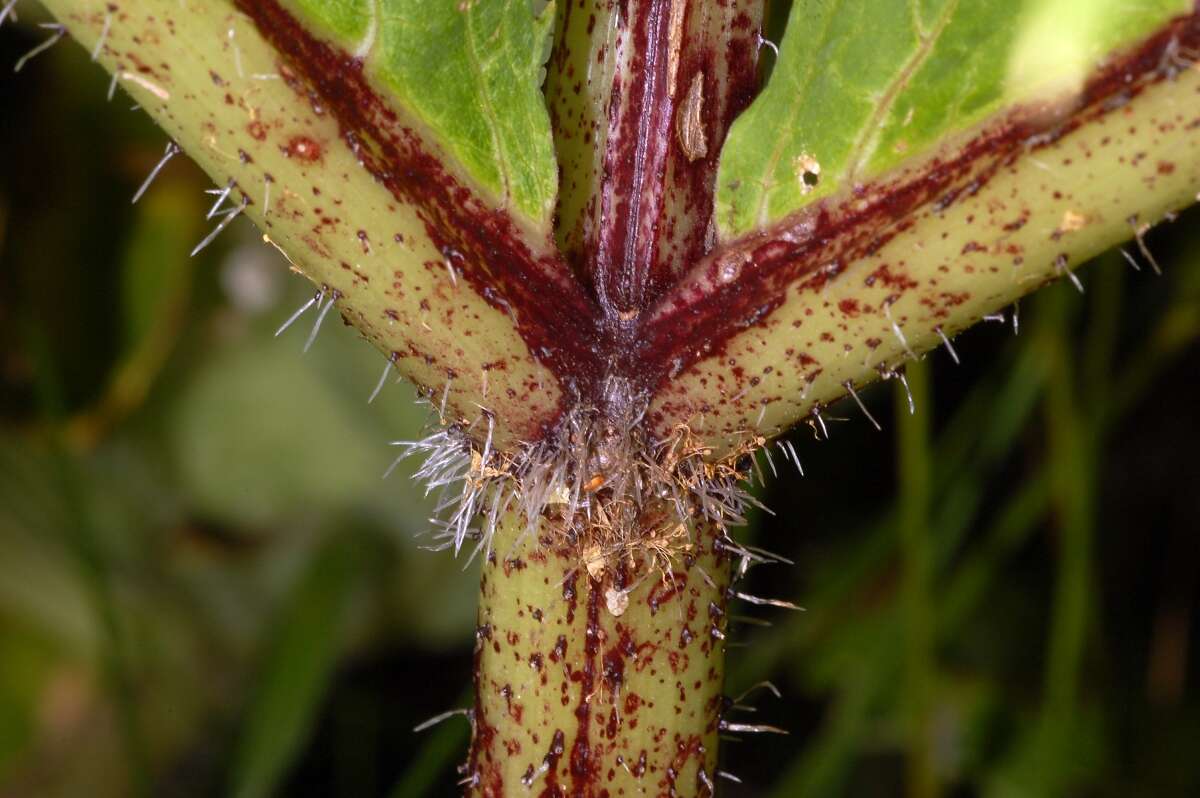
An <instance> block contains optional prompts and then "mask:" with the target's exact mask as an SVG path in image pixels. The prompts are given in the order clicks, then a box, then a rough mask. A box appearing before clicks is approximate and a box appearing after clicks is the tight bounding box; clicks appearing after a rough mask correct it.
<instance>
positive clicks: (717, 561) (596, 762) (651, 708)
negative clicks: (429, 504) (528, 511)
mask: <svg viewBox="0 0 1200 798" xmlns="http://www.w3.org/2000/svg"><path fill="white" fill-rule="evenodd" d="M521 528H523V527H520V526H519V525H512V524H509V525H505V526H504V527H502V529H501V531H500V532H498V533H497V536H496V540H495V542H494V548H493V552H494V553H493V556H492V557H490V558H489V559H488V561H487V563H486V564H485V566H484V568H483V574H482V577H481V592H480V604H479V623H478V627H477V629H476V640H475V646H476V648H475V689H476V700H475V708H474V716H473V722H474V734H473V739H472V744H471V755H470V760H469V763H468V767H469V770H468V772H467V774H466V775H465V778H467V779H469V782H468V783H469V785H470V793H469V794H471V795H477V796H500V795H512V794H521V793H522V792H525V791H527V792H528V794H530V795H547V796H553V795H589V796H602V795H611V796H617V795H630V796H633V795H652V796H653V795H709V794H711V792H710V791H709V790H710V788H709V786H708V785H710V784H712V783H713V781H714V779H715V778H716V775H715V772H716V763H717V745H716V743H717V734H718V728H719V726H720V723H721V719H722V712H723V710H724V699H723V698H722V692H721V690H722V681H723V677H724V657H725V646H724V635H725V629H726V610H725V607H726V594H727V590H728V586H729V578H730V567H729V565H730V563H729V559H730V558H729V554H728V552H724V551H721V550H720V549H719V546H718V547H716V548H714V544H715V543H716V541H715V538H714V537H713V536H712V534H711V533H709V532H704V533H701V534H695V533H694V534H693V544H692V547H691V550H690V551H689V552H688V553H687V554H686V555H683V556H678V557H676V559H675V561H674V562H673V563H671V564H670V565H669V566H668V565H666V564H665V563H664V564H663V565H662V567H661V568H657V567H656V568H651V569H649V570H647V569H646V568H645V567H641V568H634V567H632V566H629V565H628V564H626V565H618V566H616V567H615V568H609V569H607V570H602V568H601V567H600V566H599V564H598V563H596V564H594V565H593V568H592V569H591V570H590V571H589V568H588V567H587V565H586V564H585V563H586V560H585V561H583V562H581V560H580V558H579V555H578V551H577V549H575V547H573V546H568V547H566V548H565V549H564V548H560V546H559V545H558V542H557V541H556V539H554V538H551V537H550V536H549V535H543V539H542V540H541V541H536V540H534V538H533V536H531V535H524V536H521V535H518V534H517V533H518V530H519V529H521ZM518 785H521V786H523V787H524V788H525V790H522V789H521V788H520V786H518Z"/></svg>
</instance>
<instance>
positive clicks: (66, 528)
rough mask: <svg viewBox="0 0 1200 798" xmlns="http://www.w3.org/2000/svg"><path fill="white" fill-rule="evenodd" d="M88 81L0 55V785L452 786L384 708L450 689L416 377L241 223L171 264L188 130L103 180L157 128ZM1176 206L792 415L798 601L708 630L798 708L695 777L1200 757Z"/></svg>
mask: <svg viewBox="0 0 1200 798" xmlns="http://www.w3.org/2000/svg"><path fill="white" fill-rule="evenodd" d="M32 22H36V20H32V21H31V20H29V19H25V18H24V17H23V27H22V28H20V29H16V30H7V29H6V30H5V31H4V32H3V35H0V65H2V64H6V63H11V61H12V60H15V58H16V57H17V56H19V55H20V54H21V53H22V52H24V51H25V50H27V49H28V48H29V47H30V46H32V44H33V43H35V42H36V41H37V40H39V38H40V37H41V36H42V35H43V34H42V32H40V31H37V30H36V29H35V28H34V27H32ZM105 91H106V85H105V82H104V79H103V78H102V77H101V76H100V74H99V73H98V71H96V70H92V69H89V68H88V64H87V63H86V56H85V55H83V54H81V53H80V52H79V51H78V50H77V49H71V48H69V47H67V46H65V45H64V46H63V47H61V48H57V49H56V50H54V51H53V52H52V53H50V54H47V55H46V56H45V57H44V59H42V60H40V61H35V62H33V63H31V64H30V66H29V67H27V69H26V72H25V73H23V74H22V77H21V79H20V80H19V81H14V80H9V79H4V80H0V108H2V109H3V113H4V117H3V118H4V119H5V124H3V125H0V153H4V155H3V156H0V342H2V346H0V413H2V414H3V415H2V417H0V796H14V797H16V796H20V797H21V798H25V797H26V796H39V797H41V796H51V797H52V796H78V795H88V796H98V797H100V798H103V796H127V795H138V794H142V795H156V796H157V795H164V796H210V795H226V794H239V795H288V796H304V795H314V796H315V795H321V796H328V795H338V796H385V795H390V796H395V797H396V798H401V797H404V798H412V797H414V796H435V795H437V796H442V795H452V794H454V793H455V788H454V786H453V784H454V781H455V780H456V778H457V776H456V774H455V772H454V769H453V765H454V763H455V762H456V761H457V760H458V758H459V757H460V756H461V752H462V751H463V750H464V746H465V740H466V734H467V726H466V723H464V722H463V721H462V719H461V718H454V719H451V720H449V721H447V722H446V723H445V724H442V725H440V726H438V727H436V728H434V729H433V730H431V731H429V732H426V733H425V734H423V735H416V734H413V733H412V731H411V729H412V727H413V726H414V725H415V724H416V723H418V722H419V721H421V720H423V719H424V718H426V717H428V716H431V715H434V714H437V713H439V712H441V711H443V710H446V709H449V708H451V707H453V706H463V705H465V704H466V703H467V702H468V700H469V697H467V696H465V695H464V690H465V689H466V686H467V676H468V673H469V668H470V649H471V646H472V644H473V636H472V627H473V618H474V609H473V607H474V601H475V574H474V573H473V572H470V571H467V572H464V571H463V569H462V563H461V562H455V561H454V560H452V559H451V558H449V557H448V556H446V555H445V554H432V553H429V552H425V551H422V550H420V548H419V546H420V544H421V538H420V537H418V536H417V533H419V532H420V530H422V529H424V528H425V525H426V518H427V516H428V515H429V513H430V510H431V504H430V503H429V501H428V500H426V499H425V498H424V496H423V495H422V494H421V492H420V491H419V490H417V489H415V488H414V486H413V485H412V484H411V483H410V482H409V481H408V480H407V478H406V473H407V472H406V470H405V469H406V466H405V465H402V466H401V468H400V469H398V471H397V473H395V474H394V475H393V476H392V477H391V478H390V479H388V480H386V481H384V480H381V479H380V478H379V477H380V475H381V474H382V472H383V471H384V469H385V468H386V467H387V465H388V464H389V462H390V458H391V456H392V455H393V454H394V450H392V449H390V448H389V447H388V446H387V445H386V443H387V441H388V440H392V439H402V438H411V437H413V436H414V435H416V434H417V432H418V430H419V427H420V425H421V423H422V421H423V419H424V413H425V410H424V409H422V408H421V407H419V406H417V405H415V404H414V398H415V397H414V395H413V393H412V391H411V389H409V388H407V387H405V386H403V385H396V384H392V383H389V384H387V385H386V386H385V387H384V389H383V392H382V393H381V394H380V396H379V398H378V399H376V401H375V402H374V403H372V404H370V405H367V404H366V398H367V396H368V395H369V394H370V391H371V389H372V388H373V387H374V385H375V383H376V380H377V379H378V376H379V371H380V369H381V368H382V367H383V363H382V361H381V360H380V358H379V357H378V356H377V355H376V354H374V353H373V351H372V350H371V349H370V347H367V346H365V345H362V344H361V342H359V341H357V340H355V336H354V334H353V333H352V332H351V331H350V330H349V329H347V328H344V327H343V326H342V325H339V324H337V319H336V318H334V317H332V316H331V317H330V318H328V319H327V320H326V324H325V327H324V328H323V330H322V332H321V334H320V336H319V338H318V340H317V341H316V343H315V344H314V346H313V348H312V350H311V351H310V352H309V353H308V354H307V355H301V352H300V350H301V347H302V345H303V341H304V339H305V337H306V335H307V333H308V329H309V325H310V324H311V322H312V320H313V316H312V315H311V314H310V315H308V316H307V317H304V318H303V319H302V320H301V321H300V322H299V323H298V324H297V326H295V327H293V328H291V329H289V330H288V331H287V332H286V333H284V334H283V335H282V336H280V337H278V338H275V337H274V336H273V333H274V331H275V329H276V328H277V327H278V326H279V324H280V323H281V322H282V321H283V320H284V319H285V318H287V316H288V315H290V314H291V312H292V310H293V309H294V308H296V307H298V306H299V305H300V304H301V303H302V302H303V301H305V300H306V299H307V298H308V297H307V296H306V295H305V294H304V293H303V289H302V287H301V286H300V285H299V281H297V280H289V279H288V276H287V274H286V269H285V267H284V265H283V264H281V263H279V262H278V260H277V258H276V257H275V256H274V254H273V250H271V249H270V248H268V247H265V246H263V245H262V244H261V242H260V241H259V240H258V238H257V236H256V235H255V234H254V233H253V231H252V230H250V229H249V228H237V227H236V226H235V227H233V228H231V229H230V230H228V231H227V232H226V235H225V236H224V237H222V238H221V239H220V241H219V246H215V247H213V248H210V250H208V251H206V252H205V253H203V257H201V258H199V259H197V260H196V261H195V262H194V263H189V262H188V261H187V260H186V254H187V251H188V250H189V249H190V245H191V244H192V243H194V241H195V240H196V239H197V238H198V237H199V236H201V235H203V234H204V231H205V229H206V228H205V226H204V224H203V215H204V213H205V211H206V210H207V208H208V205H209V204H210V202H211V198H210V197H208V196H206V195H205V194H204V193H203V190H204V189H205V188H208V187H209V186H207V185H206V184H205V183H203V181H202V179H201V177H200V175H199V174H198V172H197V171H196V170H194V169H192V168H191V167H189V166H188V165H187V164H185V163H184V161H183V159H176V161H175V162H173V163H172V165H171V166H170V167H169V168H168V169H167V170H165V171H164V173H163V174H162V175H161V176H160V178H159V180H158V182H157V183H156V184H155V185H154V187H153V188H152V189H151V191H150V192H149V193H148V194H147V195H146V196H145V197H144V198H143V199H142V200H141V202H139V204H138V205H136V206H132V207H131V206H130V205H129V204H128V198H129V197H130V196H131V195H132V193H133V191H134V190H135V189H136V187H137V186H138V184H140V182H141V180H142V178H143V176H144V175H145V174H146V173H147V172H148V171H149V169H150V167H151V166H153V164H154V163H155V162H156V161H157V160H158V158H159V156H160V154H161V151H162V141H161V138H160V136H159V134H157V133H156V132H155V131H153V130H152V129H151V128H150V127H149V125H148V124H147V123H145V122H144V120H143V119H142V118H141V117H140V116H139V115H136V114H127V113H126V112H125V105H124V104H123V101H122V100H121V98H120V97H119V96H118V98H117V99H116V100H114V102H113V104H112V105H111V106H108V105H105V103H104V94H105ZM96 118H103V119H104V120H105V121H104V123H103V124H96V123H95V121H94V120H95V119H96ZM9 120H14V121H13V122H12V123H10V122H9ZM67 131H75V132H73V133H70V134H67ZM82 131H86V132H82ZM50 132H53V133H54V135H50V134H49V133H50ZM59 133H62V134H61V135H59ZM85 136H86V144H87V146H86V147H82V146H80V145H81V141H83V140H84V139H83V137H85ZM51 163H53V164H54V166H55V168H54V170H53V174H54V176H55V177H54V179H53V180H49V179H48V174H49V173H48V171H47V164H51ZM1197 221H1200V217H1197V216H1196V215H1195V214H1194V213H1193V214H1191V215H1190V216H1188V217H1187V218H1186V219H1184V220H1181V221H1179V222H1177V223H1176V224H1174V225H1170V226H1166V227H1164V228H1163V229H1162V230H1161V231H1158V232H1156V234H1155V235H1154V236H1153V237H1152V238H1151V239H1150V241H1149V242H1148V243H1149V246H1150V247H1151V248H1152V249H1153V250H1154V252H1155V254H1156V255H1157V256H1158V259H1159V260H1160V262H1161V263H1162V264H1163V266H1164V269H1165V272H1166V273H1165V275H1164V276H1163V277H1162V278H1155V277H1153V276H1152V275H1151V274H1150V273H1149V271H1148V270H1143V271H1142V272H1141V273H1135V272H1132V271H1130V270H1129V269H1128V268H1127V267H1126V266H1125V265H1124V264H1123V262H1122V259H1121V258H1120V256H1119V255H1110V256H1108V257H1106V258H1104V259H1102V262H1100V263H1098V264H1096V265H1095V266H1094V267H1089V269H1087V270H1085V271H1083V272H1082V273H1081V276H1082V277H1083V279H1084V281H1085V284H1086V287H1087V292H1088V293H1087V294H1086V295H1084V296H1079V295H1077V294H1075V293H1074V292H1073V291H1072V289H1071V287H1070V286H1069V285H1063V286H1058V287H1056V288H1054V289H1051V290H1050V291H1049V292H1047V293H1044V294H1042V295H1039V296H1038V297H1037V298H1036V299H1035V300H1034V301H1031V302H1028V303H1026V305H1025V306H1023V307H1022V309H1021V316H1020V322H1021V323H1020V335H1019V336H1013V334H1012V333H1013V326H1012V319H1011V316H1010V317H1009V318H1008V319H1007V321H1006V324H1005V325H1003V326H1001V325H992V326H989V325H984V327H982V328H981V329H978V330H976V331H974V332H972V333H970V334H968V335H967V336H965V337H963V338H962V339H961V340H960V341H959V342H958V343H957V348H958V353H959V355H960V356H961V358H962V360H963V364H962V365H961V366H955V365H953V363H952V362H951V361H950V359H949V357H948V355H947V354H946V353H945V352H938V353H935V354H934V355H932V356H931V357H929V358H927V359H926V361H925V362H924V363H923V364H922V365H921V368H920V373H917V372H916V371H914V372H913V373H910V374H909V383H910V386H911V387H912V389H913V392H914V395H915V396H914V398H915V399H916V401H917V404H918V407H917V413H918V415H917V416H915V417H910V416H909V415H908V407H907V401H906V399H905V397H904V394H903V389H902V388H901V386H900V385H899V384H898V383H896V382H893V383H891V384H890V388H891V389H892V390H895V391H896V392H897V393H896V394H895V395H894V396H890V395H889V388H885V387H877V388H875V389H872V390H871V391H869V392H867V394H866V395H865V396H864V399H865V400H866V401H867V402H868V405H869V407H870V408H871V410H872V412H873V413H874V414H875V415H876V417H878V418H880V419H881V420H882V421H885V422H887V423H886V424H885V428H886V430H887V431H886V433H885V434H882V435H881V434H878V433H875V432H874V431H873V430H872V429H871V428H870V426H869V425H868V424H867V423H866V422H865V421H863V420H862V419H861V418H860V416H859V411H858V409H857V408H856V407H854V406H853V405H852V404H849V403H847V404H845V405H844V406H840V407H837V408H834V409H833V411H832V412H831V413H829V414H828V415H827V421H828V423H830V425H831V440H830V441H828V442H826V441H821V442H815V441H813V440H812V439H811V436H809V435H808V434H807V432H806V431H800V432H797V433H795V434H794V435H793V437H792V440H793V441H794V442H795V444H796V445H797V448H798V450H799V452H800V456H801V459H802V460H803V462H804V464H805V467H806V470H807V473H808V477H807V478H806V479H805V480H800V479H799V478H798V477H796V476H795V475H793V474H786V475H784V474H781V477H780V479H778V480H771V481H770V482H769V484H768V486H767V487H766V488H765V489H764V490H763V491H762V493H763V499H764V500H765V501H766V503H767V504H768V505H770V506H771V507H772V508H773V509H774V510H775V511H776V513H777V516H775V517H770V516H766V515H761V516H759V517H758V518H756V519H755V521H754V523H753V524H752V526H751V527H750V528H749V529H747V530H745V531H744V536H745V537H746V538H747V539H748V540H752V541H754V542H756V543H758V544H760V545H764V546H766V547H768V548H770V549H772V550H774V551H778V552H779V553H781V554H783V555H785V556H788V557H790V558H792V559H794V560H796V562H797V565H796V566H795V567H794V568H787V569H784V568H781V567H778V566H772V568H774V570H771V569H770V568H763V569H759V570H755V571H752V572H751V575H750V581H749V584H748V585H747V586H746V590H747V592H749V593H752V594H757V595H771V596H780V597H783V598H787V599H789V600H794V601H797V602H798V603H801V604H803V605H804V606H805V607H807V612H805V613H798V614H794V615H784V614H782V613H778V612H776V613H764V612H762V611H761V610H754V609H753V608H751V607H741V606H739V607H737V608H735V612H738V613H740V614H741V615H742V616H745V617H744V618H743V620H741V621H740V622H739V623H738V624H736V625H735V626H734V634H733V635H731V642H732V644H733V645H734V646H735V647H734V648H732V649H731V652H730V657H729V663H730V669H731V670H730V674H729V692H730V693H731V694H733V695H737V694H738V693H740V692H741V691H742V690H744V689H746V688H748V687H750V686H752V685H754V684H756V683H758V682H760V681H762V680H764V679H770V680H771V681H772V682H774V683H775V684H776V685H778V686H779V688H780V689H781V690H782V692H783V695H784V699H783V701H781V702H776V701H775V700H774V699H773V698H771V697H770V695H769V693H767V692H766V691H760V692H756V693H754V694H752V695H751V696H750V697H748V698H747V699H746V701H747V702H748V703H754V704H756V705H757V706H758V713H757V714H756V715H755V716H754V719H755V720H756V721H761V722H765V723H774V724H779V725H782V726H786V727H788V728H790V729H791V730H792V732H793V733H792V735H791V736H790V737H787V738H778V739H775V738H770V739H761V738H759V739H753V740H750V741H746V742H742V743H730V744H728V745H727V746H726V750H725V753H724V757H725V759H724V764H723V769H725V770H727V771H729V772H732V773H734V774H736V775H738V776H739V777H741V778H742V779H743V780H744V782H745V783H744V784H743V785H741V786H738V785H736V784H733V783H731V782H727V783H725V784H724V785H723V789H725V792H724V793H723V794H724V795H727V796H764V795H767V796H780V798H784V797H785V796H786V797H788V798H790V797H791V796H805V797H806V798H810V797H816V798H820V797H821V796H861V795H871V796H876V795H879V796H889V795H901V794H905V793H906V792H907V794H909V795H914V796H931V795H981V796H1057V795H1095V796H1113V797H1114V798H1115V797H1116V796H1122V797H1123V796H1129V795H1154V796H1189V795H1195V794H1197V793H1200V768H1197V766H1196V763H1195V740H1196V739H1200V690H1198V689H1197V685H1198V683H1200V681H1198V680H1200V664H1198V663H1200V651H1198V650H1197V644H1196V642H1195V641H1196V640H1197V638H1198V636H1200V621H1198V619H1197V613H1196V609H1195V608H1196V607H1197V599H1198V598H1200V579H1197V576H1196V574H1197V573H1198V572H1200V569H1197V567H1196V563H1197V562H1200V538H1198V536H1197V535H1196V530H1197V524H1196V520H1195V519H1196V518H1197V517H1200V494H1198V493H1197V491H1196V490H1195V485H1196V484H1198V483H1200V471H1198V470H1197V468H1198V466H1197V461H1196V460H1195V458H1193V457H1191V455H1190V454H1189V452H1191V451H1194V450H1195V449H1196V447H1197V446H1198V445H1200V424H1198V422H1197V414H1196V412H1195V407H1196V406H1197V403H1198V402H1200V386H1197V385H1196V384H1195V381H1194V380H1193V379H1192V375H1193V374H1194V373H1195V371H1196V368H1197V366H1198V365H1200V348H1198V347H1197V345H1196V342H1197V339H1198V336H1200V232H1198V231H1200V227H1198V226H1197V224H1196V223H1197ZM889 408H892V409H893V410H894V412H890V413H889ZM834 417H837V418H834ZM840 419H845V421H840ZM776 462H777V464H779V458H778V457H777V458H776ZM781 472H782V469H781ZM762 620H769V621H771V622H773V623H774V625H773V626H770V627H764V626H761V625H760V622H761V621H762ZM906 783H907V787H906Z"/></svg>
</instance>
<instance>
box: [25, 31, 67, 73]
mask: <svg viewBox="0 0 1200 798" xmlns="http://www.w3.org/2000/svg"><path fill="white" fill-rule="evenodd" d="M38 27H39V28H42V29H44V30H49V31H54V33H53V34H51V36H50V38H49V39H46V41H44V42H42V43H41V44H39V45H38V46H37V47H34V48H33V49H32V50H30V51H29V52H27V53H25V55H23V56H21V58H20V59H18V61H17V65H16V66H14V67H13V72H20V71H21V69H23V68H24V66H25V65H26V64H27V63H29V60H30V59H31V58H33V57H34V56H36V55H40V54H41V53H44V52H46V51H47V50H49V49H50V48H51V47H53V46H54V45H55V44H57V43H58V40H59V39H61V38H62V37H63V36H66V35H67V29H66V27H64V26H63V25H60V24H59V23H57V22H43V23H41V24H40V25H38Z"/></svg>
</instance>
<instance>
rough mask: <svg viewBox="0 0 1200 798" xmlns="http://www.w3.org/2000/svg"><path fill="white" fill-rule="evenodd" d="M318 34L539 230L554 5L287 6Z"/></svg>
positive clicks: (552, 179)
mask: <svg viewBox="0 0 1200 798" xmlns="http://www.w3.org/2000/svg"><path fill="white" fill-rule="evenodd" d="M293 4H294V6H295V7H296V9H297V10H298V11H299V12H300V13H301V14H302V15H303V16H304V17H305V18H306V19H307V20H308V21H311V22H312V23H313V25H314V26H315V28H316V29H317V30H319V31H321V32H323V33H326V34H328V35H332V36H333V37H334V38H335V40H336V41H337V42H338V44H340V45H341V46H342V47H344V48H346V49H347V50H349V51H351V52H353V53H355V54H356V55H358V56H360V57H364V58H365V61H366V67H367V73H368V75H369V76H370V77H371V78H373V79H374V80H376V81H377V82H378V83H379V84H381V85H382V86H384V87H385V88H386V89H387V90H388V91H389V92H390V93H391V94H392V95H393V96H394V98H395V99H396V101H397V102H398V103H399V104H400V105H402V106H403V107H404V108H405V109H406V110H408V111H410V112H412V113H413V114H415V115H416V116H417V117H418V118H419V119H420V120H421V121H422V122H423V123H424V124H425V125H427V126H428V127H429V129H430V130H431V131H432V132H433V134H434V137H435V138H436V139H437V140H438V141H439V143H441V144H442V145H443V146H444V147H446V148H447V149H448V150H449V151H450V152H451V153H452V154H453V155H454V156H455V157H456V158H457V159H458V160H459V161H460V162H461V163H462V165H463V167H465V169H466V171H467V172H468V173H469V175H470V176H471V177H472V178H474V179H475V180H476V181H477V182H478V183H479V184H480V185H481V186H482V187H483V188H485V189H487V190H489V191H490V192H492V193H493V194H494V195H496V196H497V197H499V198H501V199H502V200H503V201H506V202H507V201H511V202H512V204H513V205H515V206H516V208H518V209H519V210H520V211H522V212H523V213H524V214H526V215H527V216H529V217H531V218H532V219H534V220H535V221H536V222H538V223H543V222H545V221H546V220H548V219H549V216H550V213H551V212H552V211H553V208H554V197H555V194H556V192H557V188H558V168H557V165H556V162H555V158H554V145H553V142H552V140H551V135H550V117H549V114H548V113H547V111H546V104H545V101H544V100H543V98H542V93H541V85H542V79H543V76H544V65H545V62H546V58H547V57H548V56H549V54H550V45H551V43H552V38H551V35H552V32H553V31H552V28H553V22H554V6H553V4H549V5H546V4H544V3H539V4H538V5H541V6H542V8H541V10H540V12H536V13H535V9H534V8H533V6H534V3H532V2H531V1H530V0H503V1H502V2H497V0H488V2H480V1H479V0H469V1H468V2H461V0H435V2H430V1H429V0H335V1H334V2H326V0H294V2H293Z"/></svg>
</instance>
